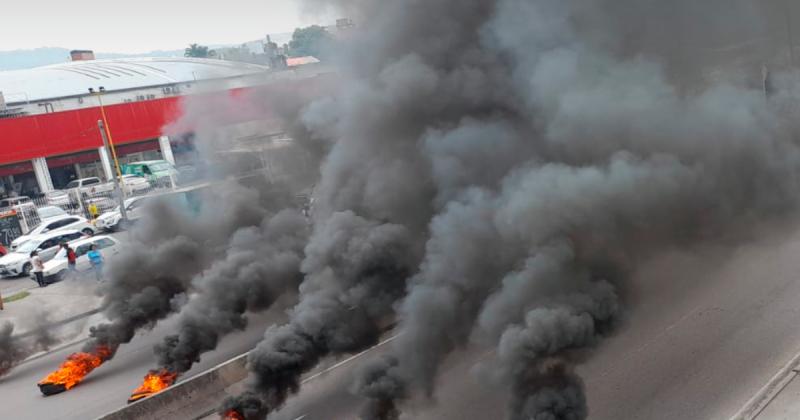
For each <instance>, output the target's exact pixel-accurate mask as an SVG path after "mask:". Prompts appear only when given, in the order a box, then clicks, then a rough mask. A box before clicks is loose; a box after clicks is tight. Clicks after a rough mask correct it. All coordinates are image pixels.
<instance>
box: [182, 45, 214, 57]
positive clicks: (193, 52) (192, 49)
mask: <svg viewBox="0 0 800 420" xmlns="http://www.w3.org/2000/svg"><path fill="white" fill-rule="evenodd" d="M183 55H184V56H185V57H199V58H206V57H213V56H214V55H216V54H215V52H214V50H210V51H209V49H208V47H206V46H205V45H199V44H190V45H189V47H188V48H186V49H185V50H184V52H183Z"/></svg>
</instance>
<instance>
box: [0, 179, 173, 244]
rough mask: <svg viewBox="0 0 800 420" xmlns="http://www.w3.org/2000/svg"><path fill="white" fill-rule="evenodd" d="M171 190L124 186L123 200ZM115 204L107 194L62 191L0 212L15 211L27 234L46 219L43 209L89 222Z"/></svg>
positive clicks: (167, 186)
mask: <svg viewBox="0 0 800 420" xmlns="http://www.w3.org/2000/svg"><path fill="white" fill-rule="evenodd" d="M172 188H173V184H172V183H171V182H170V181H169V179H167V180H166V182H158V183H156V184H155V185H153V184H151V183H148V184H143V185H136V186H125V188H124V198H130V197H138V196H142V195H147V194H151V193H156V192H162V191H165V190H169V189H172ZM118 205H119V198H118V197H117V195H116V194H115V193H114V190H111V191H100V192H91V191H85V190H84V191H83V192H81V191H80V190H79V189H77V188H76V189H72V190H68V191H64V192H63V194H49V195H44V196H41V197H37V198H33V199H31V200H30V201H26V202H25V203H21V204H18V205H15V206H12V207H10V208H5V209H0V211H4V210H5V211H7V210H16V212H17V215H18V217H19V220H20V225H21V227H22V233H23V234H24V233H27V232H29V231H30V230H31V229H33V228H35V227H36V226H37V225H39V223H41V219H42V218H43V217H46V214H47V213H46V210H44V209H43V210H42V213H43V214H42V213H40V210H39V209H42V208H43V207H58V208H60V209H62V210H64V211H65V212H66V213H68V214H74V215H80V216H83V217H85V218H87V219H89V220H92V219H94V218H95V217H97V216H99V215H101V214H103V213H105V212H107V211H109V210H113V209H114V208H116V207H117V206H118Z"/></svg>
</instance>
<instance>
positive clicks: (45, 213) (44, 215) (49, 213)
mask: <svg viewBox="0 0 800 420" xmlns="http://www.w3.org/2000/svg"><path fill="white" fill-rule="evenodd" d="M36 212H37V213H39V220H41V221H42V223H44V222H45V221H46V220H47V219H52V218H55V217H61V216H69V213H67V212H65V211H64V209H62V208H61V207H57V206H43V207H39V208H37V209H36Z"/></svg>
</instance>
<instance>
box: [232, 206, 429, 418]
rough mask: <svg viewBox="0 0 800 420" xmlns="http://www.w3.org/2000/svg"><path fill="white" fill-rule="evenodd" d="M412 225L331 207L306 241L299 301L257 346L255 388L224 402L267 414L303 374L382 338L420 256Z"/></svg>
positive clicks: (253, 354)
mask: <svg viewBox="0 0 800 420" xmlns="http://www.w3.org/2000/svg"><path fill="white" fill-rule="evenodd" d="M410 240H411V235H410V234H409V231H408V229H407V228H405V227H403V226H401V225H397V224H389V223H378V222H371V221H368V220H366V219H364V218H362V217H359V216H357V215H355V214H354V213H352V212H340V213H334V214H332V215H331V216H330V217H329V218H328V219H327V222H326V223H325V225H324V227H323V226H321V225H320V226H318V228H317V230H315V231H314V233H313V234H312V237H311V240H310V242H309V245H308V246H307V247H306V258H305V260H304V262H303V266H302V270H303V273H304V274H305V276H306V277H305V280H304V282H303V283H302V285H301V287H300V303H298V305H297V306H295V308H294V309H293V310H292V312H291V314H290V323H289V324H288V325H284V326H280V327H271V328H270V329H268V330H267V332H266V333H265V337H264V340H263V341H262V342H261V343H259V344H258V346H257V347H256V348H255V349H253V351H251V353H250V356H249V358H248V362H249V368H250V370H251V371H252V372H253V373H254V376H253V378H252V383H251V388H252V391H250V392H246V393H244V394H243V395H241V396H238V397H236V398H232V399H230V400H228V401H226V402H225V404H224V405H223V407H222V408H221V410H222V411H223V412H225V411H228V410H230V409H236V410H237V411H239V412H240V413H242V414H243V415H245V416H246V418H263V417H265V416H266V415H267V414H269V413H270V412H273V411H274V410H276V409H277V408H280V407H281V406H282V405H283V403H284V401H285V400H286V398H287V397H288V395H289V394H290V393H292V392H296V391H297V390H298V389H299V387H300V379H301V375H302V374H303V373H304V372H307V371H308V370H310V369H311V368H313V367H314V366H316V364H317V363H319V361H320V360H321V359H322V358H323V357H326V356H329V355H338V354H343V353H349V352H353V351H357V350H360V349H364V348H366V347H368V346H370V345H373V344H375V343H377V340H378V337H379V336H380V333H381V331H382V327H383V326H384V325H385V322H386V321H387V319H388V317H389V316H391V315H392V306H391V305H392V302H394V301H395V300H396V299H397V298H398V297H399V296H400V295H402V293H403V290H404V287H405V282H404V280H405V278H406V277H407V276H408V274H409V271H408V270H409V268H410V267H411V266H412V264H413V262H414V260H415V255H414V254H413V253H412V252H411V251H412V250H413V249H414V247H413V244H412V243H410Z"/></svg>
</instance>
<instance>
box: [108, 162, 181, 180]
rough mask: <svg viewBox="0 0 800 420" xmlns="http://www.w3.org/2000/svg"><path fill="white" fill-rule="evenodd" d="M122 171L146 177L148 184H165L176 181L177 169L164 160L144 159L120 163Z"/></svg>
mask: <svg viewBox="0 0 800 420" xmlns="http://www.w3.org/2000/svg"><path fill="white" fill-rule="evenodd" d="M122 173H123V174H126V175H137V176H141V177H144V178H146V179H147V180H148V181H149V182H150V185H153V186H165V185H170V184H171V183H172V182H175V181H177V179H178V171H177V170H175V167H174V166H172V164H171V163H169V162H167V161H166V160H146V161H143V162H133V163H128V164H125V165H122Z"/></svg>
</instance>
